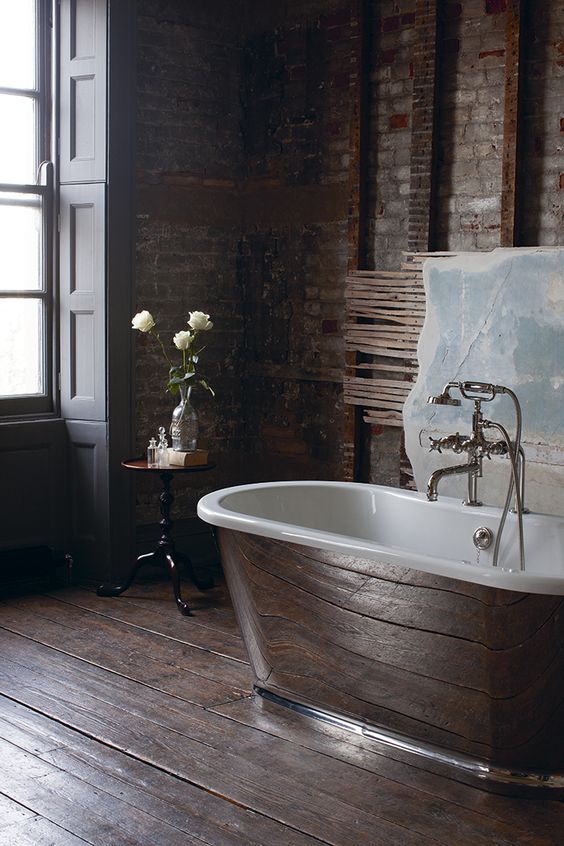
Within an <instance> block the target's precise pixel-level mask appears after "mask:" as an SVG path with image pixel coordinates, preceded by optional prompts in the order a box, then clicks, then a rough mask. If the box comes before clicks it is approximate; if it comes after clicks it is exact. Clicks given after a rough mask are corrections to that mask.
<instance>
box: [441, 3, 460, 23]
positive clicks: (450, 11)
mask: <svg viewBox="0 0 564 846" xmlns="http://www.w3.org/2000/svg"><path fill="white" fill-rule="evenodd" d="M442 14H443V15H444V17H445V18H450V19H454V18H459V17H460V16H461V14H462V3H446V5H445V7H444V9H442Z"/></svg>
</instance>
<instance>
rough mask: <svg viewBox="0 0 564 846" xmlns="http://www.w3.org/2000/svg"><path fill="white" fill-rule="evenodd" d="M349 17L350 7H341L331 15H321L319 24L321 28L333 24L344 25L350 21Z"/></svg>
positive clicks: (328, 27)
mask: <svg viewBox="0 0 564 846" xmlns="http://www.w3.org/2000/svg"><path fill="white" fill-rule="evenodd" d="M350 19H351V13H350V9H341V11H340V12H334V13H333V14H332V15H322V16H321V18H320V19H319V25H320V27H321V28H322V29H330V28H331V27H334V26H344V25H345V24H348V23H350Z"/></svg>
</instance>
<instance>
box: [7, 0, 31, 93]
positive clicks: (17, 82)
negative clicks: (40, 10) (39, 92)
mask: <svg viewBox="0 0 564 846" xmlns="http://www.w3.org/2000/svg"><path fill="white" fill-rule="evenodd" d="M0 87H4V88H35V0H0Z"/></svg>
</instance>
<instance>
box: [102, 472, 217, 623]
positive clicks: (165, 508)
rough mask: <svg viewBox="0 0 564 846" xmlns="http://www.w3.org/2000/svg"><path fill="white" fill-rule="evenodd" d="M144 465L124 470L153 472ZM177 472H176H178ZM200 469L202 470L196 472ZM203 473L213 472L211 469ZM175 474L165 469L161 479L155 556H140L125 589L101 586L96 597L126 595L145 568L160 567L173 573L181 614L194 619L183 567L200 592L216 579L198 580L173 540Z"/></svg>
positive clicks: (146, 554) (174, 587)
mask: <svg viewBox="0 0 564 846" xmlns="http://www.w3.org/2000/svg"><path fill="white" fill-rule="evenodd" d="M141 464H142V462H135V465H137V466H132V465H133V462H123V466H124V467H129V468H130V469H136V470H137V469H138V470H143V469H153V468H147V467H146V462H144V464H145V466H144V467H143V466H139V465H141ZM174 469H175V471H176V468H174ZM194 469H198V468H194ZM202 469H209V467H208V466H206V467H205V468H202ZM173 475H174V472H173V471H172V470H170V469H164V468H163V469H161V470H160V471H159V476H160V479H161V482H162V487H163V489H162V493H161V495H160V497H159V501H160V511H161V521H160V527H161V536H160V538H159V541H158V543H157V546H156V547H155V549H154V550H153V551H152V552H146V553H144V554H143V555H139V556H138V558H137V560H136V561H135V563H134V565H133V567H132V568H131V571H130V573H129V575H128V576H127V578H126V580H125V581H124V582H123V584H121V585H107V584H103V585H100V587H99V588H98V590H97V591H96V593H97V594H98V596H119V595H120V594H122V593H123V592H124V591H126V590H127V589H128V588H129V587H130V586H131V584H132V583H133V580H134V578H135V576H136V575H137V572H138V571H139V570H140V569H141V567H143V566H144V565H145V564H157V565H161V566H164V567H166V568H168V571H169V573H170V577H171V579H172V587H173V591H174V598H175V600H176V605H177V607H178V610H179V611H180V613H181V614H184V615H186V616H188V615H190V613H191V612H190V608H189V607H188V604H187V603H186V602H185V601H184V600H183V599H182V596H181V593H180V574H179V569H178V568H179V565H183V566H184V568H185V569H186V571H187V572H188V575H189V577H190V579H191V581H192V582H193V583H194V584H195V585H196V587H197V588H198V590H202V591H204V590H209V589H210V588H212V587H213V586H214V581H213V577H212V576H208V577H207V578H204V579H202V578H199V577H198V576H196V574H195V572H194V568H193V566H192V562H191V560H190V558H189V556H188V555H184V554H183V553H181V552H177V550H176V548H175V545H174V541H173V540H172V536H171V535H172V526H173V522H172V520H171V519H170V509H171V507H172V503H173V502H174V496H173V494H172V492H171V489H170V488H171V482H172V478H173Z"/></svg>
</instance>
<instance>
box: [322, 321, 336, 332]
mask: <svg viewBox="0 0 564 846" xmlns="http://www.w3.org/2000/svg"><path fill="white" fill-rule="evenodd" d="M338 331H339V321H338V320H322V321H321V332H322V333H323V334H324V335H336V334H337V333H338Z"/></svg>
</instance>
